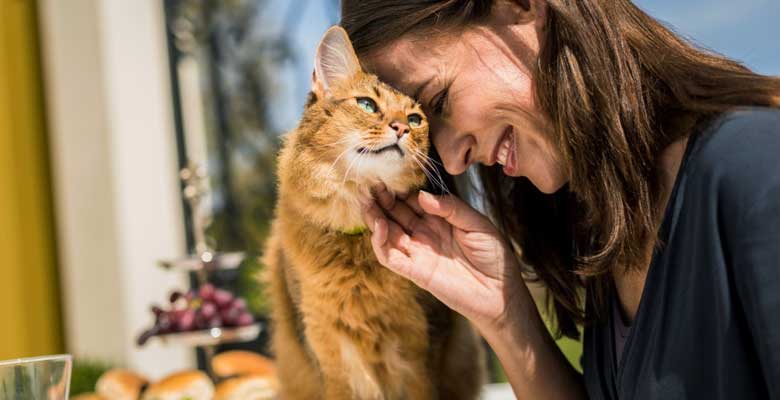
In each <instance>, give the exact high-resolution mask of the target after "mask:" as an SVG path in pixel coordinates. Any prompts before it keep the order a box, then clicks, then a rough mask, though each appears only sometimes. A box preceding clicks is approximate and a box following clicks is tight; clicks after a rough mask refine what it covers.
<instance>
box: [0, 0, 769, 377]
mask: <svg viewBox="0 0 780 400" xmlns="http://www.w3.org/2000/svg"><path fill="white" fill-rule="evenodd" d="M637 4H639V5H640V6H641V7H642V8H644V9H645V10H647V11H648V12H649V13H650V14H652V15H654V16H656V17H658V18H659V19H661V20H662V21H664V22H665V23H668V24H669V25H671V26H673V27H674V28H675V30H676V31H677V32H679V33H681V34H683V35H685V36H686V37H688V38H689V39H691V40H693V41H694V42H696V43H698V44H700V45H702V46H705V47H707V48H709V49H712V50H714V51H717V52H720V53H723V54H726V55H728V56H730V57H733V58H735V59H738V60H741V61H743V62H744V63H746V64H747V65H748V66H750V67H751V68H753V69H755V70H756V71H759V72H761V73H764V74H775V75H780V40H778V38H780V28H779V27H778V21H780V2H778V1H776V0H746V1H741V2H735V1H726V0H710V1H705V0H688V1H672V0H639V1H637ZM338 7H339V4H338V0H298V1H288V0H224V1H216V0H164V1H163V0H137V1H122V0H117V1H107V0H106V1H99V0H73V1H70V0H69V1H62V0H40V1H38V2H35V1H19V0H0V179H1V180H0V183H2V191H3V195H2V196H0V206H1V207H0V255H2V257H3V261H2V263H0V360H2V359H9V358H16V357H27V356H34V355H41V354H53V353H60V352H69V353H72V354H74V355H75V357H76V365H77V371H76V373H74V383H75V385H74V389H75V390H77V391H78V390H90V387H91V386H90V385H94V378H95V376H97V375H98V374H99V373H100V371H102V370H104V369H105V368H108V367H110V366H125V367H128V368H133V369H136V370H139V371H143V373H144V374H146V375H147V376H149V377H152V378H156V377H160V376H162V375H165V374H167V373H170V372H171V371H174V370H177V369H183V368H192V367H200V368H203V367H204V363H205V360H206V357H207V354H204V352H203V351H202V349H201V350H198V349H196V348H193V347H190V346H187V345H183V344H177V343H167V344H166V343H162V342H161V341H158V340H152V341H150V342H149V344H147V345H145V346H143V347H139V346H137V345H136V343H135V339H136V338H137V336H138V335H139V334H140V333H141V332H142V331H143V330H144V329H146V328H148V327H150V326H151V324H152V323H153V316H152V313H151V312H150V310H149V308H150V306H151V305H152V304H154V303H156V304H161V305H163V304H165V303H166V302H167V301H168V300H167V297H168V295H169V293H170V292H171V291H172V290H186V289H188V288H190V287H196V286H198V285H200V284H202V283H203V282H205V280H208V281H210V282H212V283H214V284H216V285H218V286H220V287H222V288H224V289H226V290H229V291H230V292H232V293H233V294H234V295H236V296H241V297H243V298H245V299H246V300H247V303H248V305H249V309H250V311H251V312H252V313H253V315H254V316H255V318H256V319H257V321H258V324H259V325H258V326H260V327H261V332H260V334H259V335H257V337H256V338H253V339H252V340H248V341H246V342H242V343H233V344H230V345H223V346H219V347H218V348H217V351H221V350H224V349H228V348H242V349H248V350H251V351H256V352H260V353H265V354H267V332H266V331H265V328H266V327H267V325H266V315H267V312H268V304H267V302H266V299H265V297H264V296H263V293H262V286H261V285H259V284H258V283H257V280H256V277H257V275H258V274H259V273H260V272H261V271H262V265H261V264H260V263H259V262H257V261H256V260H257V257H258V256H259V255H260V252H261V244H262V242H263V239H264V238H265V236H266V235H267V231H268V222H269V219H270V218H271V213H272V208H273V204H274V201H275V187H274V176H273V168H274V158H275V153H276V150H277V148H278V143H279V141H278V138H279V136H280V135H281V134H283V133H284V132H285V131H287V130H289V129H290V128H292V127H294V126H295V124H296V122H297V119H298V117H299V115H300V110H301V108H302V106H303V102H304V100H305V96H306V94H307V91H308V86H309V79H310V74H311V66H312V65H313V55H314V48H315V46H316V44H317V42H318V40H319V37H320V35H321V34H322V32H324V31H325V29H326V28H327V27H328V26H330V25H332V24H334V23H336V22H337V21H338V18H339V16H338ZM194 166H198V167H200V170H201V171H202V172H203V174H204V178H205V180H204V182H203V183H204V185H203V186H204V190H205V192H204V194H203V199H202V201H201V203H200V204H198V205H193V204H192V203H190V202H188V201H187V200H186V199H185V196H183V194H182V189H184V187H185V183H183V182H182V181H181V179H180V172H179V171H180V169H182V168H185V167H194ZM200 226H203V227H204V229H203V232H202V233H203V234H204V236H203V240H200V241H199V236H200V233H201V232H200V230H199V227H200ZM199 245H201V247H199ZM203 246H206V247H207V248H208V249H209V250H210V251H213V252H241V253H242V254H244V256H245V257H244V261H243V262H242V263H241V265H240V268H237V269H229V270H220V271H214V272H210V273H208V274H205V275H202V274H201V275H198V274H194V273H188V272H181V271H179V270H176V269H173V270H166V269H164V268H161V267H160V261H164V260H177V259H181V258H182V257H185V256H187V255H192V254H201V253H202V250H203V248H202V247H203ZM560 344H561V346H562V347H563V349H564V351H565V353H566V354H567V356H568V357H569V359H570V360H571V361H572V362H573V363H574V364H575V365H578V361H579V352H580V350H579V347H580V346H579V344H578V343H576V342H574V341H561V342H560ZM493 367H494V368H493V369H492V370H491V372H492V379H494V380H497V381H500V380H502V375H501V372H500V370H499V369H498V368H495V367H496V364H495V363H494V364H493Z"/></svg>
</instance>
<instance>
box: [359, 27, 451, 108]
mask: <svg viewBox="0 0 780 400" xmlns="http://www.w3.org/2000/svg"><path fill="white" fill-rule="evenodd" d="M447 46H448V44H447V43H444V41H443V40H442V39H432V40H427V41H426V40H423V39H421V38H414V37H403V38H400V39H398V40H396V41H394V42H392V43H390V44H388V45H387V46H384V47H382V48H380V49H378V50H375V51H373V52H372V53H371V54H370V55H369V56H368V57H366V59H365V61H364V63H365V64H366V68H367V69H368V72H371V73H373V74H376V75H377V76H379V79H381V80H382V81H384V82H387V83H388V84H390V85H391V86H393V87H395V88H396V89H397V90H399V91H401V92H403V93H405V94H407V95H409V96H414V95H415V94H419V93H416V92H418V89H419V88H420V87H421V86H422V85H423V84H424V83H425V82H427V81H429V80H431V79H435V78H436V76H437V74H438V72H439V71H440V70H441V69H442V66H443V65H445V64H446V63H447V62H448V58H449V57H448V56H446V51H444V48H445V47H447Z"/></svg>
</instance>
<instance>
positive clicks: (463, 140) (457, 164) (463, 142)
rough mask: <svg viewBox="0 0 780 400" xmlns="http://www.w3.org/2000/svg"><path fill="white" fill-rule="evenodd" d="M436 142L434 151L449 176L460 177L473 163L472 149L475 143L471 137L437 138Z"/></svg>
mask: <svg viewBox="0 0 780 400" xmlns="http://www.w3.org/2000/svg"><path fill="white" fill-rule="evenodd" d="M437 139H439V140H436V143H435V144H436V150H437V151H438V152H439V156H441V160H442V162H444V169H445V170H446V171H447V173H449V174H450V175H460V174H462V173H464V172H466V169H468V167H469V165H471V164H472V163H473V162H474V155H475V153H474V148H475V145H476V142H475V141H474V138H473V136H471V135H465V136H462V137H460V138H457V139H454V140H453V138H451V137H449V138H447V137H439V138H437Z"/></svg>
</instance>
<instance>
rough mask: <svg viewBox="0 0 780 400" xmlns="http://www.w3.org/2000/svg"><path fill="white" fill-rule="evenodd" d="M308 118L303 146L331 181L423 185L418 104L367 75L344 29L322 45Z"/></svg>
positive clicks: (424, 149)
mask: <svg viewBox="0 0 780 400" xmlns="http://www.w3.org/2000/svg"><path fill="white" fill-rule="evenodd" d="M306 114H307V117H305V118H304V121H303V123H302V128H304V127H305V126H306V125H307V124H308V126H309V128H311V129H305V128H304V129H302V130H304V131H306V133H304V137H302V138H301V139H300V141H299V144H302V145H304V146H305V147H306V151H309V152H315V153H316V158H310V159H312V160H316V162H317V163H319V166H318V167H319V170H320V171H321V173H324V174H327V175H328V178H330V179H336V180H338V181H342V182H345V183H346V182H350V183H353V184H357V185H358V186H361V187H364V188H365V187H368V186H374V185H376V184H378V183H383V184H384V185H385V186H386V187H388V188H389V189H390V190H393V191H397V192H402V191H407V190H410V189H413V188H416V187H420V186H422V185H423V184H424V182H425V171H424V170H425V168H424V166H426V163H427V164H430V161H429V159H428V157H427V154H428V146H429V142H428V121H427V119H426V117H425V114H423V111H422V108H421V106H420V104H418V103H417V102H416V101H415V100H414V99H412V98H410V97H409V96H406V95H404V94H402V93H400V92H399V91H397V90H395V89H393V88H392V87H390V86H388V85H386V84H384V83H383V82H381V81H380V80H379V79H378V78H377V77H376V76H375V75H372V74H369V73H366V72H365V71H364V70H363V69H362V68H361V66H360V62H359V61H358V58H357V56H356V55H355V51H354V49H353V48H352V43H351V42H350V40H349V37H348V36H347V33H346V32H345V31H344V29H342V28H340V27H332V28H330V29H329V30H328V31H327V32H326V33H325V35H324V36H323V38H322V40H321V42H320V45H319V47H318V50H317V56H316V59H315V68H314V74H313V79H312V96H311V99H310V101H309V104H308V105H307V111H306ZM307 120H308V121H307ZM323 167H324V169H323Z"/></svg>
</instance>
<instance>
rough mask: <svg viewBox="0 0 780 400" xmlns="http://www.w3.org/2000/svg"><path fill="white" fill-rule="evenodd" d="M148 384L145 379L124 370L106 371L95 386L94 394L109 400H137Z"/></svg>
mask: <svg viewBox="0 0 780 400" xmlns="http://www.w3.org/2000/svg"><path fill="white" fill-rule="evenodd" d="M147 383H148V381H147V380H146V378H145V377H143V376H141V375H139V374H136V373H135V372H133V371H128V370H125V369H118V368H117V369H111V370H108V371H106V372H105V373H104V374H103V375H101V376H100V379H98V381H97V384H95V392H97V394H99V395H100V396H101V397H103V398H106V399H110V400H138V397H139V396H140V395H141V389H143V387H144V386H145V385H146V384H147Z"/></svg>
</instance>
